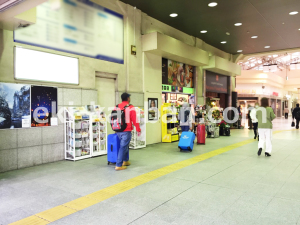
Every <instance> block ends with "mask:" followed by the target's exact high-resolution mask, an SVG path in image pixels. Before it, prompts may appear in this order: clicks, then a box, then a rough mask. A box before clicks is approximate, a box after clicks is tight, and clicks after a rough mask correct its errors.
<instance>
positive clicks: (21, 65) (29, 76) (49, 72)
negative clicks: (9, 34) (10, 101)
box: [14, 47, 79, 84]
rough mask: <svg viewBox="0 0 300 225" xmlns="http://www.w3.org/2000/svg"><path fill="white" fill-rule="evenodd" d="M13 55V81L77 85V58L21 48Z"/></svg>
mask: <svg viewBox="0 0 300 225" xmlns="http://www.w3.org/2000/svg"><path fill="white" fill-rule="evenodd" d="M14 53H15V55H14V68H15V79H19V80H32V81H44V82H54V83H65V84H79V62H78V58H73V57H68V56H62V55H56V54H52V53H47V52H41V51H36V50H31V49H26V48H22V47H15V51H14Z"/></svg>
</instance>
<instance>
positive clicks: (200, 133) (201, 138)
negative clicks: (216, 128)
mask: <svg viewBox="0 0 300 225" xmlns="http://www.w3.org/2000/svg"><path fill="white" fill-rule="evenodd" d="M205 133H206V131H205V124H199V125H198V126H197V144H203V145H205Z"/></svg>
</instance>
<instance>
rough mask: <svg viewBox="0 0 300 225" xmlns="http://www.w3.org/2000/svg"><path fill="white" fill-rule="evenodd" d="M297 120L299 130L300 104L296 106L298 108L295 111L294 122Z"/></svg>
mask: <svg viewBox="0 0 300 225" xmlns="http://www.w3.org/2000/svg"><path fill="white" fill-rule="evenodd" d="M294 119H296V129H299V121H300V107H299V103H298V104H296V108H294V110H293V120H294Z"/></svg>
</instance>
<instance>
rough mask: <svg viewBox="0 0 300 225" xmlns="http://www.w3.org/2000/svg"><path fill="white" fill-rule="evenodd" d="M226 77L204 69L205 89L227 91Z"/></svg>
mask: <svg viewBox="0 0 300 225" xmlns="http://www.w3.org/2000/svg"><path fill="white" fill-rule="evenodd" d="M227 81H228V77H227V76H224V75H219V74H216V73H213V72H210V71H206V91H207V92H216V93H225V94H227V93H228V87H227V84H228V82H227Z"/></svg>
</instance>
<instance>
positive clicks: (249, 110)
mask: <svg viewBox="0 0 300 225" xmlns="http://www.w3.org/2000/svg"><path fill="white" fill-rule="evenodd" d="M251 108H252V106H251V105H249V107H248V129H249V130H252V125H253V124H252V118H251V111H252V110H251Z"/></svg>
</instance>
